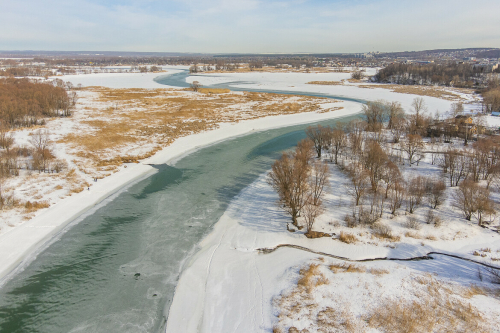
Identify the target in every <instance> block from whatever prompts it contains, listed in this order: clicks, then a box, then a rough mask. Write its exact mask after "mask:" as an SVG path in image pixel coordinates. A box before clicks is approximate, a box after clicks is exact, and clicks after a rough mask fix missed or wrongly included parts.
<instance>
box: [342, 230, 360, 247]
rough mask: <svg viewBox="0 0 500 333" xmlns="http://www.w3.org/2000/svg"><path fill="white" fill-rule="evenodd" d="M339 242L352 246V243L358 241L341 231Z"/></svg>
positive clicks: (351, 235)
mask: <svg viewBox="0 0 500 333" xmlns="http://www.w3.org/2000/svg"><path fill="white" fill-rule="evenodd" d="M339 241H341V242H344V243H347V244H352V243H356V242H357V241H358V239H357V238H356V236H354V235H353V234H350V233H347V232H343V231H341V232H340V235H339Z"/></svg>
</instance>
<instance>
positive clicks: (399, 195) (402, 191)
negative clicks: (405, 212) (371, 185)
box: [388, 180, 407, 215]
mask: <svg viewBox="0 0 500 333" xmlns="http://www.w3.org/2000/svg"><path fill="white" fill-rule="evenodd" d="M405 185H406V184H405V182H404V181H403V180H396V181H395V183H394V185H393V186H392V187H391V188H390V190H389V201H388V203H389V210H390V211H391V214H392V215H396V212H397V210H398V209H399V208H401V205H402V204H403V201H404V200H405V199H406V196H407V192H406V186H405Z"/></svg>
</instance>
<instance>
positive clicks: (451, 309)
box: [367, 277, 489, 333]
mask: <svg viewBox="0 0 500 333" xmlns="http://www.w3.org/2000/svg"><path fill="white" fill-rule="evenodd" d="M417 282H418V283H420V284H423V285H424V286H425V288H424V289H421V290H419V291H417V292H416V293H415V296H416V297H417V299H416V300H404V299H397V300H393V299H389V300H386V301H385V302H383V303H382V305H380V306H378V307H376V308H375V309H373V310H372V311H371V313H370V314H369V315H368V318H367V321H368V325H369V326H371V327H376V328H378V329H382V330H383V331H384V332H405V333H406V332H408V333H412V332H415V333H417V332H489V330H487V329H486V328H485V327H484V326H485V325H484V323H483V320H484V319H483V317H482V315H481V313H479V311H478V310H477V309H476V308H474V307H473V306H472V305H471V304H470V303H466V302H464V301H463V300H461V299H460V298H458V297H456V296H457V295H455V294H454V293H453V291H452V288H451V287H450V286H447V285H445V284H444V283H442V282H439V281H437V280H436V279H434V278H432V277H419V279H418V281H417ZM475 292H477V290H474V291H473V293H475Z"/></svg>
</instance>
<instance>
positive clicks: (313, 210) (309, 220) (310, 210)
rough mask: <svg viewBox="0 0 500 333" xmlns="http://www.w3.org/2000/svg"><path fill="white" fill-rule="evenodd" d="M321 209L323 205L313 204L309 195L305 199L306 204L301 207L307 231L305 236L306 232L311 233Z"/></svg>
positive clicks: (322, 209)
mask: <svg viewBox="0 0 500 333" xmlns="http://www.w3.org/2000/svg"><path fill="white" fill-rule="evenodd" d="M323 211H324V208H323V206H322V205H315V204H314V202H313V200H312V198H311V197H309V198H308V199H307V200H306V204H305V205H304V208H303V215H304V220H305V222H306V231H307V232H306V236H307V234H310V233H311V231H312V228H313V226H314V222H315V221H316V218H317V217H318V216H319V215H321V214H322V213H323Z"/></svg>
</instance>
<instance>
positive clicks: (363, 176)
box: [346, 162, 370, 206]
mask: <svg viewBox="0 0 500 333" xmlns="http://www.w3.org/2000/svg"><path fill="white" fill-rule="evenodd" d="M346 171H347V174H348V176H349V178H350V180H351V181H350V182H349V183H348V184H347V187H348V193H349V194H350V195H351V196H352V198H353V200H354V203H355V205H356V206H358V205H359V204H360V203H361V200H362V198H363V196H364V195H365V194H366V192H367V191H368V189H369V188H370V177H369V173H368V172H367V171H366V170H364V168H363V165H362V164H361V163H358V162H353V163H351V164H350V165H349V166H348V167H347V168H346Z"/></svg>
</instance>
